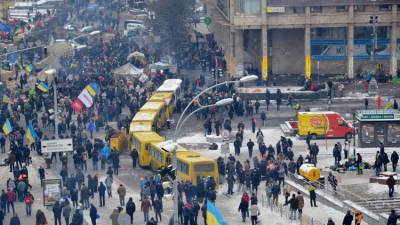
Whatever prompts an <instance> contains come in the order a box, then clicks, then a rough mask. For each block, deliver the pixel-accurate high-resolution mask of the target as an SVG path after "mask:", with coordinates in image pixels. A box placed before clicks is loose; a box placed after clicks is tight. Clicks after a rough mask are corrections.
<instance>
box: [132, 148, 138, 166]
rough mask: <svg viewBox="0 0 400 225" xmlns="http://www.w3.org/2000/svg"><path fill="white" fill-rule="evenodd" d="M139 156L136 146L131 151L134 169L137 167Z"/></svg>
mask: <svg viewBox="0 0 400 225" xmlns="http://www.w3.org/2000/svg"><path fill="white" fill-rule="evenodd" d="M138 157H139V154H138V151H137V149H136V148H134V149H133V150H132V152H131V158H132V167H133V169H135V168H136V162H137V159H138Z"/></svg>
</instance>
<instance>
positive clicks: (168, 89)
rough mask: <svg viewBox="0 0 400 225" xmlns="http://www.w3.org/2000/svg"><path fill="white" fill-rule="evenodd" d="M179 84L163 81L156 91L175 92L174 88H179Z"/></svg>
mask: <svg viewBox="0 0 400 225" xmlns="http://www.w3.org/2000/svg"><path fill="white" fill-rule="evenodd" d="M180 86H181V85H180V84H170V83H165V84H162V85H161V86H160V87H159V88H158V89H157V92H173V93H175V92H176V90H178V89H179V88H180Z"/></svg>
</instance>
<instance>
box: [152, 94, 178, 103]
mask: <svg viewBox="0 0 400 225" xmlns="http://www.w3.org/2000/svg"><path fill="white" fill-rule="evenodd" d="M172 95H173V94H172V92H156V93H154V94H153V96H151V98H150V99H149V102H165V103H166V104H169V103H170V101H171V99H172Z"/></svg>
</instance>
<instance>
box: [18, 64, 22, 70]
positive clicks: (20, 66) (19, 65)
mask: <svg viewBox="0 0 400 225" xmlns="http://www.w3.org/2000/svg"><path fill="white" fill-rule="evenodd" d="M17 65H18V68H19V69H20V70H22V69H23V68H22V65H21V63H20V62H17Z"/></svg>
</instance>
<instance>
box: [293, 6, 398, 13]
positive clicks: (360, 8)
mask: <svg viewBox="0 0 400 225" xmlns="http://www.w3.org/2000/svg"><path fill="white" fill-rule="evenodd" d="M398 7H399V8H400V5H399V6H398ZM322 8H323V7H322V6H312V7H310V12H312V13H322V10H323V9H322ZM292 9H293V13H304V7H293V8H292ZM348 10H349V7H348V6H345V5H342V6H336V12H347V11H348ZM377 10H379V11H384V12H385V11H391V10H392V5H379V6H377ZM354 12H365V5H355V6H354Z"/></svg>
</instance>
